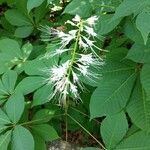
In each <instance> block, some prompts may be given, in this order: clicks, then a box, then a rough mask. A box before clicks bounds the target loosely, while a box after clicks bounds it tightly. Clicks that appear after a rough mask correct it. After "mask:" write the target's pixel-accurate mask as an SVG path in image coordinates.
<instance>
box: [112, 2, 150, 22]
mask: <svg viewBox="0 0 150 150" xmlns="http://www.w3.org/2000/svg"><path fill="white" fill-rule="evenodd" d="M149 4H150V1H149V0H142V1H141V0H132V1H131V0H124V1H123V2H122V3H121V4H120V5H119V6H118V7H117V9H116V12H115V15H114V17H113V20H114V19H118V18H120V17H125V16H129V15H131V14H133V13H134V14H137V13H139V12H141V10H143V9H144V8H146V7H147V6H148V5H149Z"/></svg>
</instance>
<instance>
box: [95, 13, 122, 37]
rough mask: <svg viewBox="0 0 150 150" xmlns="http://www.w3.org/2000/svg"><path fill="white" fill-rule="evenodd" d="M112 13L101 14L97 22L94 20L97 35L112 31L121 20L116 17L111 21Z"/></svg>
mask: <svg viewBox="0 0 150 150" xmlns="http://www.w3.org/2000/svg"><path fill="white" fill-rule="evenodd" d="M111 18H112V15H106V14H105V15H102V16H101V17H100V18H99V20H98V22H96V31H97V33H98V35H99V34H100V35H105V34H107V33H109V32H110V31H112V30H113V29H114V28H115V27H116V26H117V25H118V24H119V23H120V21H121V19H120V18H119V19H117V20H115V21H111Z"/></svg>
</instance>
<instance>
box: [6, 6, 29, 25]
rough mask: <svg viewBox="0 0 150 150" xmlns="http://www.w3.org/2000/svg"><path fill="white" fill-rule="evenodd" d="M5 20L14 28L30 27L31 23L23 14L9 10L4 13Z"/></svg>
mask: <svg viewBox="0 0 150 150" xmlns="http://www.w3.org/2000/svg"><path fill="white" fill-rule="evenodd" d="M5 18H6V19H7V20H8V21H9V22H10V23H11V24H12V25H15V26H30V25H32V23H31V22H30V20H29V18H27V17H26V16H25V15H24V14H23V13H21V12H20V11H18V10H17V9H10V10H7V11H6V12H5Z"/></svg>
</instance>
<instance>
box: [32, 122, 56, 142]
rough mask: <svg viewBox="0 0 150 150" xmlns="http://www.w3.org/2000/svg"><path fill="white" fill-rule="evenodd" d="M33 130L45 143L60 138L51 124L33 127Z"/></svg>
mask: <svg viewBox="0 0 150 150" xmlns="http://www.w3.org/2000/svg"><path fill="white" fill-rule="evenodd" d="M32 130H33V131H34V132H35V133H37V134H38V135H39V136H40V137H42V138H43V139H44V140H45V141H53V140H56V139H58V138H59V136H58V134H57V132H56V130H55V129H54V128H53V127H52V126H50V125H49V124H39V125H33V126H32Z"/></svg>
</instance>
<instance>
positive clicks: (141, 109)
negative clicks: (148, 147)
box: [127, 80, 150, 132]
mask: <svg viewBox="0 0 150 150" xmlns="http://www.w3.org/2000/svg"><path fill="white" fill-rule="evenodd" d="M127 112H128V114H129V116H130V118H131V120H132V122H133V123H134V124H135V125H136V126H137V127H139V128H141V129H142V130H145V131H147V132H150V101H147V100H146V97H145V91H144V90H143V89H142V87H141V84H140V81H139V80H138V81H137V83H136V87H135V89H134V91H133V93H132V96H131V100H130V103H129V104H128V106H127Z"/></svg>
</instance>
